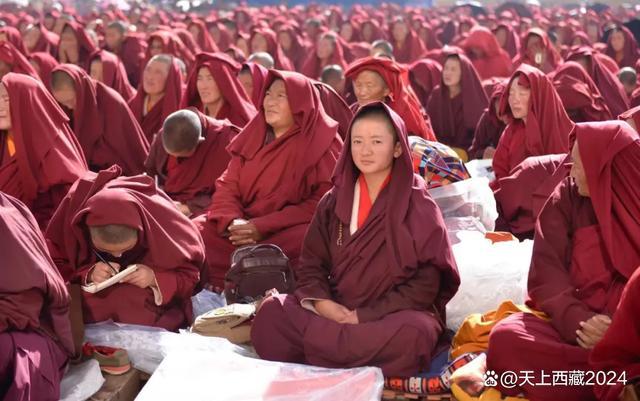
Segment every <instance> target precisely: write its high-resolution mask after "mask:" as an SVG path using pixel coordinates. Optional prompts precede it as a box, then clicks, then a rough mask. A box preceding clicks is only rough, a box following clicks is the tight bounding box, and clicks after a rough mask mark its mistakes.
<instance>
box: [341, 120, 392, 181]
mask: <svg viewBox="0 0 640 401" xmlns="http://www.w3.org/2000/svg"><path fill="white" fill-rule="evenodd" d="M391 128H392V127H391V126H390V125H389V123H388V122H387V121H385V120H384V119H383V118H382V117H377V116H376V117H369V118H366V117H365V118H361V119H359V120H357V121H356V122H355V123H354V124H353V126H352V127H351V157H352V158H353V162H354V163H355V165H356V167H357V168H358V170H360V172H361V173H362V174H365V175H366V174H377V173H381V172H384V171H390V170H391V167H392V166H393V161H394V159H395V158H397V157H399V156H400V155H401V154H402V148H401V146H400V143H399V142H397V141H396V140H395V135H394V132H393V131H392V130H391Z"/></svg>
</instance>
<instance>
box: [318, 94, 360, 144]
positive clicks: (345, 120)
mask: <svg viewBox="0 0 640 401" xmlns="http://www.w3.org/2000/svg"><path fill="white" fill-rule="evenodd" d="M314 84H315V86H316V89H318V92H319V93H320V102H322V106H323V107H324V110H325V111H326V112H327V115H329V117H331V118H333V119H334V120H336V121H337V122H338V134H339V135H340V138H342V139H344V138H345V137H346V136H347V130H348V129H349V125H350V124H351V119H352V118H353V112H352V111H351V108H350V107H349V105H347V102H345V101H344V99H343V98H342V96H340V95H338V93H337V92H336V91H335V90H334V89H333V88H332V87H330V86H329V85H327V84H324V83H322V82H314Z"/></svg>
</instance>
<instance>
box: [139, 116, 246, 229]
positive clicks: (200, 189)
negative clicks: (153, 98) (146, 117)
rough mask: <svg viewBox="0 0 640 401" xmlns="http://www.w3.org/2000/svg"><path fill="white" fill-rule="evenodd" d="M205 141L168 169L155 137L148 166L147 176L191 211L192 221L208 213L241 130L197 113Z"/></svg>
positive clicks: (158, 137) (166, 155)
mask: <svg viewBox="0 0 640 401" xmlns="http://www.w3.org/2000/svg"><path fill="white" fill-rule="evenodd" d="M191 111H193V112H194V113H197V114H198V117H199V118H200V124H201V129H202V136H203V138H204V141H203V142H202V143H200V144H199V145H198V147H197V148H196V151H195V153H194V154H193V155H191V156H189V157H187V158H180V159H178V160H176V159H175V158H173V159H174V161H175V165H174V166H172V167H171V168H169V159H170V158H172V157H173V156H169V155H168V154H167V152H166V150H165V149H164V146H163V144H162V135H156V138H155V139H154V141H153V143H152V144H151V151H150V152H149V157H148V158H147V161H146V162H145V168H146V173H147V174H148V175H150V176H152V177H157V180H158V185H159V186H160V187H161V188H163V189H164V191H165V192H166V193H167V195H169V196H170V197H171V199H173V200H174V201H178V202H180V203H183V204H185V205H187V206H188V207H189V209H190V210H191V212H192V217H196V216H198V215H200V214H202V213H204V212H205V211H206V209H207V208H208V207H209V204H210V203H211V196H212V195H213V193H214V192H215V182H216V180H217V179H218V177H220V175H222V173H223V172H224V170H225V169H226V168H227V165H228V164H229V160H230V159H231V155H230V154H229V152H227V149H226V147H227V145H229V142H231V140H232V139H233V138H234V137H235V136H236V135H237V134H238V132H239V131H240V129H239V128H238V127H236V126H234V125H232V124H230V123H229V122H227V121H220V120H216V119H213V118H211V117H208V116H205V115H204V114H202V113H201V112H199V111H198V110H196V109H193V108H192V109H191Z"/></svg>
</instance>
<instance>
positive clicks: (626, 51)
mask: <svg viewBox="0 0 640 401" xmlns="http://www.w3.org/2000/svg"><path fill="white" fill-rule="evenodd" d="M605 54H606V55H607V56H609V57H611V58H612V59H614V60H615V62H616V63H618V66H619V67H620V68H623V67H635V66H636V62H637V61H638V56H639V53H638V42H637V41H636V39H635V37H634V36H633V33H631V31H630V30H629V28H627V27H626V26H624V25H618V26H616V27H615V28H614V29H612V30H611V32H610V33H609V38H608V39H607V49H606V51H605Z"/></svg>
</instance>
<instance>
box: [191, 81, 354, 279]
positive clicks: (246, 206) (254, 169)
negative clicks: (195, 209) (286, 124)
mask: <svg viewBox="0 0 640 401" xmlns="http://www.w3.org/2000/svg"><path fill="white" fill-rule="evenodd" d="M276 79H282V80H283V81H284V82H285V87H286V91H287V97H288V101H289V105H290V107H291V111H292V112H293V116H294V125H293V127H292V128H291V129H290V130H289V131H288V132H287V133H285V134H284V135H283V136H281V137H280V138H277V139H275V140H273V141H272V142H269V143H267V144H265V140H266V138H267V135H268V134H269V130H270V129H271V128H270V127H269V126H268V125H267V123H266V121H265V116H264V109H263V108H261V110H260V112H259V113H258V114H257V115H256V116H255V117H254V118H253V119H252V120H251V121H250V122H249V124H247V125H246V126H245V127H244V129H243V130H242V131H241V132H240V134H238V136H236V137H235V138H234V140H233V141H232V142H231V144H230V145H229V147H228V150H229V152H230V153H231V161H230V162H229V166H228V167H227V169H226V171H225V172H224V173H223V174H222V176H221V177H220V178H219V179H218V181H217V182H216V191H215V193H214V194H213V198H212V201H211V206H210V207H209V211H208V213H207V216H206V217H204V216H203V217H202V218H199V219H197V220H196V223H197V224H198V227H199V229H200V232H201V233H202V237H203V239H204V241H205V245H206V248H207V262H208V264H209V282H210V284H212V285H214V286H218V287H222V282H223V278H224V274H225V273H226V271H227V270H228V269H229V265H230V257H231V253H232V252H233V251H234V250H235V247H234V246H233V245H232V244H231V242H230V241H229V240H228V238H225V237H224V236H223V235H224V234H225V232H226V230H227V227H228V226H229V224H230V223H231V222H232V220H234V219H236V218H244V219H247V220H249V221H251V222H252V223H253V224H255V226H256V227H257V229H258V231H259V232H260V233H261V234H262V236H263V238H264V239H263V241H262V242H264V243H275V244H277V245H279V246H280V247H281V248H282V249H283V250H284V252H285V253H286V254H287V256H289V258H290V259H291V260H292V262H293V264H294V266H295V263H296V262H297V258H298V256H299V254H300V248H301V245H302V237H303V235H304V233H305V231H306V229H307V226H308V224H309V222H310V221H311V218H312V216H313V212H314V211H315V208H316V205H317V204H318V201H319V200H320V198H321V197H322V196H323V195H324V194H325V192H327V191H328V190H329V189H330V188H331V183H330V178H331V173H332V171H333V168H334V167H335V163H336V160H337V156H338V153H339V152H340V148H341V147H342V140H341V139H340V137H339V135H338V124H337V123H336V122H335V121H334V120H332V119H331V118H330V117H329V116H328V115H327V114H326V112H325V111H324V107H323V106H322V103H321V101H320V95H319V94H318V91H317V89H316V88H315V86H314V84H313V81H311V80H310V79H308V78H306V77H304V76H302V75H301V74H298V73H293V72H284V71H276V70H271V71H269V75H268V76H267V80H266V83H265V92H266V89H267V88H268V87H269V86H270V85H271V83H272V82H273V81H274V80H276ZM265 92H263V94H262V97H263V98H264V94H265Z"/></svg>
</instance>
